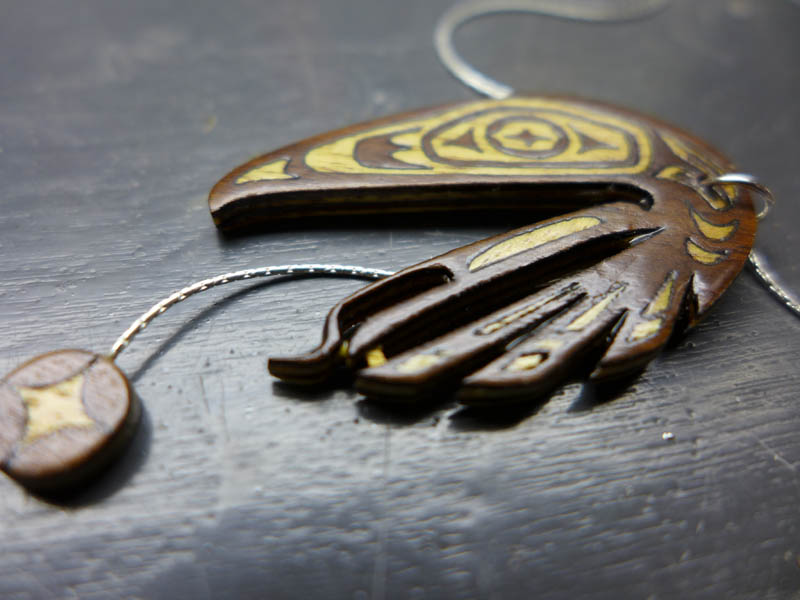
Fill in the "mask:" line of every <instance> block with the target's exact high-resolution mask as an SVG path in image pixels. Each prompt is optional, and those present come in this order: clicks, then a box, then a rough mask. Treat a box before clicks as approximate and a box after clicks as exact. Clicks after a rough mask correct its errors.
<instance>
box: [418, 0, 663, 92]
mask: <svg viewBox="0 0 800 600" xmlns="http://www.w3.org/2000/svg"><path fill="white" fill-rule="evenodd" d="M668 2H669V0H617V1H612V2H609V1H608V0H591V1H587V0H584V1H583V2H575V1H574V0H572V1H570V0H516V1H515V0H478V1H474V2H462V3H459V4H456V5H454V6H452V7H450V9H448V10H447V11H445V13H444V14H443V15H442V16H441V18H440V19H439V22H438V23H437V24H436V30H435V31H434V34H433V42H434V45H435V46H436V53H437V54H438V56H439V60H440V61H441V62H442V64H443V65H444V66H445V68H446V69H447V70H448V71H450V73H451V74H452V75H453V76H454V77H456V78H457V79H459V80H460V81H461V82H463V83H464V84H465V85H467V86H468V87H471V88H472V89H473V90H475V91H476V92H478V93H479V94H483V95H485V96H489V97H490V98H495V99H498V100H499V99H502V98H507V97H508V96H510V95H511V94H513V93H514V90H513V88H511V87H509V86H507V85H505V84H504V83H500V82H499V81H496V80H494V79H492V78H491V77H488V76H487V75H484V74H483V73H481V72H480V71H478V70H477V69H476V68H475V67H473V66H472V65H471V64H469V63H468V62H467V61H466V60H464V59H463V58H462V57H461V55H460V54H459V53H458V52H457V51H456V49H455V46H454V45H453V35H454V34H455V32H456V30H457V29H458V28H459V27H461V25H463V24H464V23H467V22H468V21H472V20H473V19H477V18H479V17H483V16H486V15H493V14H499V13H520V12H522V13H532V14H536V15H544V16H549V17H558V18H562V19H569V20H572V21H589V22H595V21H596V22H621V21H633V20H637V19H642V18H645V17H649V16H651V15H653V14H655V13H657V12H659V11H660V10H662V9H663V8H665V7H666V5H667V4H668Z"/></svg>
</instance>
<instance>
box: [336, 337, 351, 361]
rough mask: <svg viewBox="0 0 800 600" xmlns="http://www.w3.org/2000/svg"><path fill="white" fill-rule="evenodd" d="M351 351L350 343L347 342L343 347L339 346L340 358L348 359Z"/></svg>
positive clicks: (343, 343)
mask: <svg viewBox="0 0 800 600" xmlns="http://www.w3.org/2000/svg"><path fill="white" fill-rule="evenodd" d="M349 351H350V342H348V341H347V340H345V341H343V342H342V345H341V346H339V357H340V358H347V353H348V352H349Z"/></svg>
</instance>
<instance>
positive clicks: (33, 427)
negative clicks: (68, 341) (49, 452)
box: [17, 373, 95, 443]
mask: <svg viewBox="0 0 800 600" xmlns="http://www.w3.org/2000/svg"><path fill="white" fill-rule="evenodd" d="M82 388H83V374H81V373H79V374H78V375H75V376H74V377H70V378H69V379H65V380H64V381H61V382H59V383H57V384H55V385H50V386H47V387H41V388H31V387H20V388H17V391H18V392H19V395H20V396H21V397H22V400H23V401H24V402H25V406H26V407H27V408H28V425H27V428H26V430H25V438H24V440H23V443H30V442H33V441H35V440H37V439H39V438H41V437H43V436H46V435H49V434H51V433H55V432H56V431H60V430H62V429H64V428H66V427H92V426H93V425H94V424H95V422H94V421H93V420H92V419H91V418H90V417H89V415H88V414H86V409H85V408H84V406H83V400H82V398H81V390H82Z"/></svg>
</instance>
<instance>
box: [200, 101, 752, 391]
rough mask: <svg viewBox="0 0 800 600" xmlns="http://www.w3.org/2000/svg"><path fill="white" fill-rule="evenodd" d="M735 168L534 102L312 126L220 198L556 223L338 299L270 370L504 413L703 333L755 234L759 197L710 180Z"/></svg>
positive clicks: (293, 207) (600, 112) (630, 118)
mask: <svg viewBox="0 0 800 600" xmlns="http://www.w3.org/2000/svg"><path fill="white" fill-rule="evenodd" d="M731 170H732V165H731V164H730V163H729V161H728V160H727V159H725V158H724V157H723V156H722V155H720V154H719V153H718V152H717V151H715V150H713V149H712V148H710V147H709V146H708V145H707V144H705V143H703V142H701V141H699V140H697V139H695V138H693V137H691V136H689V135H687V134H686V133H684V132H682V131H680V130H678V129H676V128H674V127H672V126H670V125H667V124H664V123H661V122H658V121H655V120H653V119H652V118H649V117H646V116H642V115H639V114H636V113H633V112H630V111H627V110H623V109H620V108H616V107H611V106H607V105H604V104H599V103H595V102H589V101H584V100H576V99H565V98H559V97H523V96H517V97H511V98H508V99H504V100H480V101H473V102H465V103H460V104H452V105H447V106H443V107H438V108H433V109H427V110H420V111H417V112H412V113H406V114H403V115H399V116H394V117H389V118H385V119H380V120H377V121H372V122H369V123H365V124H361V125H355V126H352V127H349V128H346V129H343V130H340V131H334V132H331V133H327V134H323V135H320V136H316V137H313V138H311V139H308V140H305V141H302V142H299V143H297V144H294V145H291V146H288V147H286V148H282V149H280V150H276V151H275V152H271V153H269V154H266V155H264V156H262V157H260V158H257V159H255V160H253V161H251V162H249V163H247V164H245V165H243V166H241V167H239V168H237V169H235V170H234V171H233V172H231V173H230V174H229V175H227V176H226V177H225V178H224V179H222V180H221V181H220V182H219V183H218V184H217V185H216V186H215V187H214V189H213V190H212V192H211V195H210V197H209V203H210V208H211V212H212V214H213V216H214V220H215V222H216V224H217V225H218V226H219V227H220V228H222V229H224V230H235V229H238V228H253V227H256V226H259V225H268V224H269V223H270V222H273V221H278V220H285V219H293V218H298V217H307V216H309V215H315V216H325V215H333V214H336V215H341V214H354V215H355V214H359V215H360V214H368V213H393V212H394V213H407V212H417V211H420V212H421V211H465V210H482V211H493V210H500V209H521V210H525V211H528V212H529V213H535V212H538V213H539V215H547V218H545V219H544V220H541V221H538V222H535V223H533V224H531V225H527V226H525V227H521V228H519V229H516V230H514V231H510V232H508V233H505V234H502V235H498V236H494V237H491V238H489V239H486V240H483V241H480V242H476V243H473V244H470V245H468V246H464V247H463V248H458V249H456V250H453V251H451V252H448V253H447V254H443V255H441V256H438V257H436V258H432V259H430V260H427V261H425V262H423V263H420V264H418V265H415V266H413V267H409V268H407V269H404V270H402V271H400V272H399V273H397V274H396V275H394V276H392V277H390V278H388V279H385V280H382V281H379V282H376V283H374V284H371V285H369V286H367V287H366V288H364V289H362V290H361V291H359V292H357V293H355V294H353V295H352V296H350V297H349V298H346V299H344V300H342V301H341V302H340V303H339V304H337V305H336V306H335V307H334V308H333V309H332V310H331V312H330V314H329V315H328V319H327V322H326V324H325V328H324V331H323V339H322V343H321V345H320V346H319V347H318V348H317V349H316V350H314V351H313V352H310V353H309V354H307V355H304V356H300V357H297V358H273V359H271V360H270V362H269V369H270V371H271V372H272V373H273V374H274V375H276V376H278V377H280V378H282V379H285V380H287V381H291V382H299V383H309V384H311V383H313V384H317V383H321V382H324V381H326V380H328V379H329V378H330V377H331V376H332V375H333V374H334V373H335V372H336V371H337V370H338V369H341V368H345V369H349V370H351V371H354V372H355V373H356V375H357V379H356V387H357V389H358V390H359V391H360V392H362V393H364V394H365V395H367V396H370V397H375V398H382V399H390V400H414V399H419V398H425V397H427V396H430V395H431V394H434V393H439V392H456V394H457V397H458V398H459V399H460V400H461V401H462V402H464V403H468V404H476V405H477V404H481V405H486V404H493V403H497V402H507V401H520V400H525V399H529V398H531V397H534V396H536V395H539V394H542V393H544V392H546V391H548V390H550V389H552V388H554V387H555V386H557V385H559V384H561V383H563V382H564V381H565V380H567V379H574V378H584V377H589V378H591V379H595V380H603V379H609V378H617V377H622V376H626V375H629V374H632V373H635V372H636V371H637V370H640V369H641V368H642V367H643V366H644V365H645V364H646V363H647V362H648V361H650V360H651V359H652V358H653V357H654V356H655V355H656V354H657V352H658V351H659V350H661V349H662V348H663V347H664V345H665V344H666V343H667V341H668V340H669V339H670V337H672V336H673V335H674V334H676V333H681V332H683V331H685V330H686V329H687V328H689V327H691V326H693V325H694V324H695V323H696V322H697V321H698V319H700V318H701V317H702V316H703V315H704V314H705V313H706V312H707V311H708V310H709V308H710V307H711V305H712V304H713V303H714V302H715V301H716V300H717V299H718V298H719V297H720V295H721V294H722V293H723V291H724V290H725V289H726V288H727V287H728V285H729V284H730V283H731V281H733V279H734V278H735V277H736V275H737V274H738V273H739V271H740V270H741V268H742V266H743V264H744V262H745V260H746V259H747V256H748V254H749V252H750V249H751V247H752V245H753V239H754V236H755V230H756V216H755V213H754V209H753V202H752V199H751V197H750V194H749V193H748V192H747V191H746V190H745V189H743V188H740V187H738V186H735V185H732V184H728V185H720V184H714V183H711V181H712V180H713V178H715V177H716V176H718V175H720V174H722V173H725V172H728V171H731ZM554 214H557V215H558V216H553V215H554Z"/></svg>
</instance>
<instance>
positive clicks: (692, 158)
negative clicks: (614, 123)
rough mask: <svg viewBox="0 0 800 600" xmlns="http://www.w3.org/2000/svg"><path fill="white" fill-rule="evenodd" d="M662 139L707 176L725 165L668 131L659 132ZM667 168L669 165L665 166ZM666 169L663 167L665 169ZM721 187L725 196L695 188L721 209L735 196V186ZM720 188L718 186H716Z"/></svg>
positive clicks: (716, 207) (721, 170)
mask: <svg viewBox="0 0 800 600" xmlns="http://www.w3.org/2000/svg"><path fill="white" fill-rule="evenodd" d="M661 137H662V139H663V140H664V142H665V143H666V144H667V146H669V149H670V150H672V152H673V153H674V154H675V155H676V156H678V157H679V158H682V159H683V160H685V161H686V162H687V163H689V164H690V165H692V166H693V167H694V168H695V169H698V170H699V171H701V172H702V173H704V174H705V175H707V176H714V175H719V174H720V173H723V172H724V171H725V166H724V165H721V164H719V163H718V162H717V161H715V160H714V159H712V158H711V157H709V156H708V155H706V154H703V153H700V152H696V151H695V150H693V149H692V148H691V147H690V146H688V145H687V144H686V143H684V142H683V141H681V140H679V139H678V138H676V137H673V136H671V135H669V134H668V133H662V134H661ZM667 169H669V167H667ZM667 169H664V171H666V170H667ZM664 171H662V172H661V173H659V176H660V175H661V174H662V173H664ZM720 187H721V189H722V190H723V191H724V193H725V195H726V197H722V196H718V195H716V194H714V193H712V192H710V191H708V189H707V188H706V190H701V189H697V190H696V191H698V192H699V193H700V195H701V196H702V197H703V200H705V201H706V202H707V203H708V205H709V206H710V207H711V208H713V209H715V210H722V209H724V208H727V207H728V205H729V204H730V202H731V200H732V199H733V198H735V197H736V187H735V186H731V185H725V186H720ZM717 189H720V188H717Z"/></svg>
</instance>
